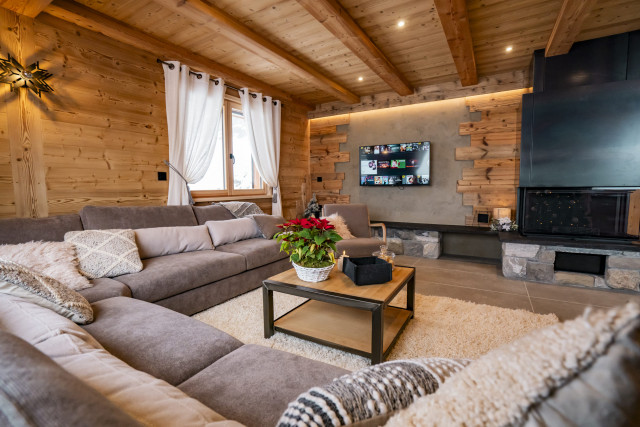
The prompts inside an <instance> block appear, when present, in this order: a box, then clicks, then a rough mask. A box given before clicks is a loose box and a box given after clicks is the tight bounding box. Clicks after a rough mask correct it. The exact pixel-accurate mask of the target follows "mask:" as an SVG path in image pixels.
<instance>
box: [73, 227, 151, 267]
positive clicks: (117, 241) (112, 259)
mask: <svg viewBox="0 0 640 427" xmlns="http://www.w3.org/2000/svg"><path fill="white" fill-rule="evenodd" d="M64 240H65V242H69V243H72V244H73V245H74V246H75V247H76V252H77V253H78V262H79V263H80V272H81V273H82V274H84V275H85V276H87V277H88V278H89V279H98V278H100V277H115V276H121V275H123V274H129V273H137V272H138V271H140V270H142V261H140V255H139V254H138V247H137V246H136V240H135V233H134V231H133V230H84V231H69V232H68V233H66V234H65V235H64Z"/></svg>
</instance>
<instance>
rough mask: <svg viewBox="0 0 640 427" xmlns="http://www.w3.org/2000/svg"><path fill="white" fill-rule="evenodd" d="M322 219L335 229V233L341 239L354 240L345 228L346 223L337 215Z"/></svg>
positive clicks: (347, 228)
mask: <svg viewBox="0 0 640 427" xmlns="http://www.w3.org/2000/svg"><path fill="white" fill-rule="evenodd" d="M322 219H326V220H327V221H329V224H331V225H333V226H334V227H335V228H336V233H338V234H339V235H340V237H342V239H344V240H347V239H355V237H356V236H354V235H353V234H351V231H349V227H347V223H346V222H345V221H344V218H342V217H341V216H340V215H338V214H337V213H334V214H332V215H329V216H325V217H322Z"/></svg>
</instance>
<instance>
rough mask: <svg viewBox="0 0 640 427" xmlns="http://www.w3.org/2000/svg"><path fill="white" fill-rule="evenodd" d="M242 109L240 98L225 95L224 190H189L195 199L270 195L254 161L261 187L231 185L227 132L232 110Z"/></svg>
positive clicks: (230, 140) (230, 138)
mask: <svg viewBox="0 0 640 427" xmlns="http://www.w3.org/2000/svg"><path fill="white" fill-rule="evenodd" d="M234 109H235V110H240V111H242V104H241V103H240V99H239V98H236V97H232V96H229V95H225V97H224V104H223V107H222V114H223V120H222V126H223V127H222V141H223V143H224V146H223V156H224V175H225V180H226V183H225V185H226V187H227V188H226V189H224V190H191V196H192V197H193V198H194V200H195V201H196V202H197V201H211V200H215V199H217V198H219V199H229V198H232V199H240V198H256V196H257V197H260V196H263V197H269V196H271V195H272V190H271V188H270V187H269V186H268V185H267V184H266V183H265V182H264V181H263V180H262V178H261V177H260V174H259V173H258V170H257V168H256V166H255V162H253V169H254V173H255V176H256V177H257V179H258V180H260V182H262V188H253V189H235V188H234V187H233V184H234V181H233V160H232V159H231V154H233V131H231V132H229V130H232V129H233V124H232V120H233V110H234ZM203 199H207V200H203Z"/></svg>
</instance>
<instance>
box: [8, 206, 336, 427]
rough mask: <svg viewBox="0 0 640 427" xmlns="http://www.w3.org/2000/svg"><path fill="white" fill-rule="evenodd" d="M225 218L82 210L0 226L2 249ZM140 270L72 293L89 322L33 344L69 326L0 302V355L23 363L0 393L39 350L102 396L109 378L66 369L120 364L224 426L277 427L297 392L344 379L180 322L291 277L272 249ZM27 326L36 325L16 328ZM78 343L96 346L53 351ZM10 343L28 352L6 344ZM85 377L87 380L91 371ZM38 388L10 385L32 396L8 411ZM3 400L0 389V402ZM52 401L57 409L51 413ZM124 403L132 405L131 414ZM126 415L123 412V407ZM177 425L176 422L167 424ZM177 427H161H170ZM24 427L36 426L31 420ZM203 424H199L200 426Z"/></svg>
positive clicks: (272, 245) (242, 247)
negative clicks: (93, 361)
mask: <svg viewBox="0 0 640 427" xmlns="http://www.w3.org/2000/svg"><path fill="white" fill-rule="evenodd" d="M232 218H233V216H232V215H231V214H230V212H229V211H226V209H224V208H222V207H221V206H204V207H193V208H192V207H190V206H163V207H95V206H88V207H85V208H83V209H82V210H81V212H80V214H79V215H62V216H56V217H49V218H42V219H7V220H0V243H2V244H16V243H22V242H27V241H31V240H50V241H62V240H63V239H64V234H65V233H66V232H67V231H75V230H83V229H114V228H131V229H137V228H151V227H172V226H190V225H198V224H204V223H205V222H206V221H211V220H214V221H215V220H225V219H232ZM143 265H144V268H143V270H142V271H140V272H139V273H135V274H127V275H123V276H119V277H114V278H111V279H107V278H103V279H96V280H94V281H93V282H94V287H92V288H89V289H85V290H82V291H80V293H82V294H83V295H84V296H85V297H86V298H87V299H88V300H89V301H90V302H91V303H92V308H93V311H94V321H93V323H91V324H88V325H85V326H83V327H82V328H80V327H79V326H77V325H75V324H73V323H72V322H71V325H67V324H66V323H65V324H64V325H65V326H63V327H60V326H55V327H54V326H46V327H47V328H49V329H48V330H47V331H45V332H44V333H42V334H40V335H39V337H36V334H34V333H33V331H32V329H33V328H36V326H37V327H40V326H42V325H50V324H51V322H53V323H54V324H55V323H56V322H63V321H68V319H65V318H63V317H62V316H60V315H58V314H56V313H53V312H50V313H48V312H49V310H46V309H44V310H45V312H47V313H45V312H43V311H42V310H43V309H42V308H41V307H40V308H34V307H31V306H30V305H29V304H28V303H27V302H24V301H20V300H19V299H16V297H11V296H8V295H0V347H2V348H4V349H5V350H6V349H7V348H12V349H16V350H14V351H19V352H25V353H30V354H25V355H24V356H25V357H24V358H22V357H21V358H11V360H13V362H12V363H14V364H15V366H14V367H13V368H12V369H8V368H6V369H4V370H3V369H0V384H2V383H3V381H5V383H4V384H7V383H6V381H19V379H16V378H20V377H19V376H18V377H16V375H15V372H16V371H20V369H27V370H28V369H35V370H36V372H37V371H38V369H40V365H38V364H37V363H36V362H29V363H32V364H33V363H36V365H30V367H25V366H20V363H22V362H21V361H27V360H42V357H41V355H38V354H36V355H35V356H34V355H33V354H31V353H33V352H35V353H38V352H42V353H44V354H45V355H46V356H48V358H49V359H51V360H54V361H55V362H57V363H58V364H59V365H61V366H62V367H64V368H65V369H66V370H67V371H69V372H71V373H72V374H73V376H75V377H77V378H79V379H80V380H82V382H84V383H88V384H89V385H92V386H93V388H94V389H95V388H96V384H98V385H99V386H102V384H103V383H104V382H106V383H108V382H109V379H108V378H106V379H100V380H98V382H97V383H95V382H94V383H92V381H96V379H95V378H93V377H92V378H85V377H83V375H84V374H82V373H80V372H86V371H82V370H80V371H76V370H74V369H76V368H77V366H79V363H80V362H73V361H72V360H73V358H74V357H78V358H80V357H82V356H86V355H87V354H88V353H91V352H97V353H96V354H98V353H99V354H101V357H113V358H116V360H117V359H119V361H118V363H120V361H122V362H125V363H126V364H127V365H129V366H130V367H131V368H133V370H134V371H135V372H143V373H146V374H148V375H151V376H152V378H154V379H155V380H157V381H160V380H161V381H160V382H161V383H162V384H164V382H166V383H167V384H168V387H176V388H177V389H176V393H178V391H177V390H181V391H182V392H184V393H186V395H188V396H189V397H190V398H194V399H196V400H197V401H198V402H200V403H201V404H204V405H205V406H206V407H208V408H210V409H212V410H213V411H215V412H216V413H217V414H220V415H221V416H222V417H224V418H226V419H230V420H235V421H237V422H239V423H242V424H244V425H247V426H268V425H274V424H275V423H276V421H277V420H278V418H279V416H280V415H281V414H282V412H283V411H284V410H285V409H286V407H287V404H288V403H289V402H290V401H292V400H294V399H295V398H296V397H297V396H298V394H300V393H302V392H304V391H306V390H308V389H309V388H310V387H313V386H319V385H323V384H326V383H328V382H330V381H331V380H332V379H333V378H335V377H337V376H340V375H342V374H344V373H346V371H344V370H343V369H340V368H337V367H334V366H330V365H326V364H324V363H319V362H315V361H312V360H310V359H306V358H303V357H299V356H295V355H292V354H289V353H284V352H281V351H277V350H272V349H269V348H265V347H261V346H255V345H245V344H243V343H242V342H240V341H238V340H237V339H235V338H233V337H231V336H229V335H228V334H226V333H224V332H222V331H219V330H217V329H215V328H213V327H211V326H208V325H206V324H203V323H201V322H199V321H197V320H194V319H192V318H190V317H187V316H186V315H190V314H193V313H196V312H199V311H201V310H204V309H207V308H209V307H211V306H213V305H216V304H219V303H221V302H223V301H226V300H228V299H230V298H233V297H235V296H237V295H240V294H242V293H245V292H247V291H249V290H252V289H255V288H257V287H259V286H261V281H262V280H263V279H265V278H267V277H269V276H271V275H273V274H276V273H278V272H281V271H284V270H285V269H287V268H290V263H289V262H288V260H287V259H286V255H284V254H281V253H280V252H279V248H278V244H277V242H275V241H273V240H267V239H264V238H254V239H249V240H243V241H240V242H236V243H232V244H228V245H223V246H219V247H216V248H215V250H213V251H210V250H207V251H198V252H187V253H179V254H174V255H167V256H162V257H157V258H150V259H145V260H143ZM32 312H33V313H35V314H33V313H32ZM38 316H49V318H50V319H53V320H46V321H45V320H42V319H40V318H39V317H38ZM51 316H53V317H51ZM58 318H59V319H58ZM34 319H36V320H34ZM68 322H70V321H68ZM31 323H32V324H33V325H36V326H33V328H31V327H27V326H25V325H29V324H31ZM30 328H31V329H30ZM74 328H75V329H74ZM52 330H55V331H54V332H52ZM83 333H86V334H87V336H85V337H84V338H82V340H84V341H83V342H84V343H85V344H86V343H87V342H89V343H93V346H94V347H92V348H91V349H90V350H86V351H85V350H78V349H77V346H76V347H73V348H74V350H73V351H71V354H66V353H65V354H64V355H63V354H62V353H64V351H63V350H61V347H60V345H61V344H60V343H59V342H58V341H56V340H58V339H59V336H65V334H69V335H68V336H67V338H68V339H69V340H74V339H76V340H77V339H78V338H77V337H78V336H83ZM16 336H17V337H18V338H21V339H23V340H24V341H26V342H27V343H28V344H30V345H31V346H29V345H26V347H25V345H24V344H23V343H22V344H21V343H16V342H14V341H15V337H16ZM43 337H44V338H43ZM5 344H6V345H5ZM65 345H66V344H65ZM3 346H4V347H3ZM63 347H64V346H63ZM80 347H82V346H80ZM65 348H66V347H65ZM20 349H21V350H20ZM25 349H27V350H25ZM7 351H9V350H7ZM9 353H11V351H9ZM76 353H77V354H76ZM91 354H93V353H91ZM3 357H5V356H3ZM7 357H8V356H7ZM45 359H46V358H45ZM70 360H71V361H70ZM83 360H84V359H83ZM24 363H26V362H24ZM47 363H48V362H47ZM47 363H44V364H43V365H42V372H48V370H50V369H52V368H51V366H49V365H48V364H47ZM109 363H111V362H109ZM12 366H13V365H12ZM89 371H94V368H91V369H89ZM12 372H13V374H12ZM146 374H145V375H146ZM12 375H13V376H12ZM56 375H62V374H60V373H57V374H56ZM54 377H55V376H54ZM3 378H4V380H3ZM7 378H9V379H7ZM25 378H26V377H25ZM55 378H57V377H55ZM71 380H73V378H72V379H71ZM30 381H31V380H30ZM37 381H45V383H44V384H41V385H39V386H38V385H37V384H35V383H37ZM46 381H47V380H46V376H45V378H41V377H37V378H33V382H35V383H34V384H32V383H31V382H27V383H26V385H25V384H20V387H24V388H26V389H27V390H29V389H30V387H31V388H32V389H31V391H32V393H28V392H25V393H22V394H21V396H22V401H21V400H20V399H18V398H16V402H18V403H17V404H18V405H19V406H20V405H22V406H21V407H20V408H18V409H19V410H23V411H24V410H28V408H34V407H35V406H37V405H34V402H32V401H30V398H29V396H37V395H38V393H37V390H38V389H39V387H47V383H46ZM165 385H166V384H165ZM99 388H100V387H98V389H99ZM12 390H13V389H12ZM2 391H3V390H2V386H0V394H1V392H2ZM81 394H82V393H81ZM139 394H140V395H142V394H144V393H139ZM169 394H171V392H169ZM87 395H88V394H87ZM94 397H95V396H94ZM107 397H109V396H107ZM141 398H142V396H141ZM48 399H49V400H50V401H51V402H53V403H52V404H53V405H54V406H55V408H57V409H55V410H54V411H53V412H54V413H55V412H56V411H58V412H60V411H62V409H60V408H64V407H66V406H65V405H67V404H68V403H69V402H68V399H69V397H67V396H62V395H57V394H51V395H49V396H48ZM56 399H59V400H58V401H57V404H56ZM87 399H88V397H87ZM107 400H109V401H110V402H107V403H108V404H112V403H113V400H112V399H111V398H109V399H107ZM133 400H134V402H132V404H135V399H133ZM92 402H93V401H92ZM78 403H79V404H80V403H82V402H78ZM94 403H95V402H94ZM200 403H198V404H200ZM92 404H93V403H92ZM140 405H142V406H144V405H145V402H140ZM80 406H82V405H80ZM25 408H27V409H25ZM6 409H7V408H6V407H3V406H2V405H0V423H2V421H3V417H5V418H4V420H5V421H6V419H7V416H8V415H7V414H11V413H12V412H11V411H8V410H6ZM14 409H15V408H14ZM76 410H80V409H77V408H76ZM18 412H19V411H18ZM125 412H128V414H129V415H130V414H131V412H130V409H127V410H126V411H125ZM13 413H17V412H15V411H14V412H13ZM101 413H102V412H101V411H100V410H95V411H90V413H87V414H86V416H87V417H88V418H91V417H92V416H93V415H95V414H101ZM124 415H125V416H126V415H127V414H124ZM113 416H114V417H115V415H113ZM34 417H35V415H34ZM107 418H108V417H107ZM116 418H117V417H116ZM134 418H135V417H134ZM170 418H171V417H169V419H170ZM34 419H35V418H34ZM101 420H106V418H98V419H94V421H93V422H88V423H87V425H101V424H102V421H101ZM178 420H179V418H176V423H178V422H179V421H178ZM9 421H11V419H10V418H9ZM105 423H106V421H105ZM176 423H171V422H170V423H168V424H167V425H178V424H176ZM34 424H35V425H39V424H38V423H37V422H35V423H34ZM46 424H47V425H65V424H64V414H62V415H61V420H60V422H57V419H56V417H55V416H53V417H49V418H48V422H47V423H46ZM196 424H197V423H196ZM203 424H208V423H207V422H204V421H203ZM9 425H11V423H9ZM190 425H193V424H190ZM225 425H226V424H225ZM229 425H233V423H232V424H229Z"/></svg>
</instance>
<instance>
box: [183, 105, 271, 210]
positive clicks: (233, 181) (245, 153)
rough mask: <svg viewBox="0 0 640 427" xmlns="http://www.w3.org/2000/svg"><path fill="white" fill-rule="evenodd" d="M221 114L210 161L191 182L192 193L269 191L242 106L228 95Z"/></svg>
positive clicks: (219, 194) (214, 194)
mask: <svg viewBox="0 0 640 427" xmlns="http://www.w3.org/2000/svg"><path fill="white" fill-rule="evenodd" d="M222 114H223V120H222V127H221V129H220V132H219V133H218V136H217V138H218V140H217V143H216V149H215V152H214V153H213V159H212V160H211V165H210V166H209V169H208V170H207V173H206V174H205V176H204V178H202V179H201V180H200V181H199V182H197V183H195V184H191V185H189V187H190V188H191V192H192V194H193V197H194V198H205V197H224V196H241V195H247V196H255V195H266V194H267V190H268V189H267V186H266V185H265V184H264V183H263V182H262V179H260V175H259V174H258V170H257V169H256V166H255V164H254V162H253V157H252V155H251V148H250V146H249V135H248V132H247V129H246V125H245V121H244V115H243V114H242V106H241V105H240V103H239V102H238V101H236V100H233V99H225V101H224V106H223V108H222Z"/></svg>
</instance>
